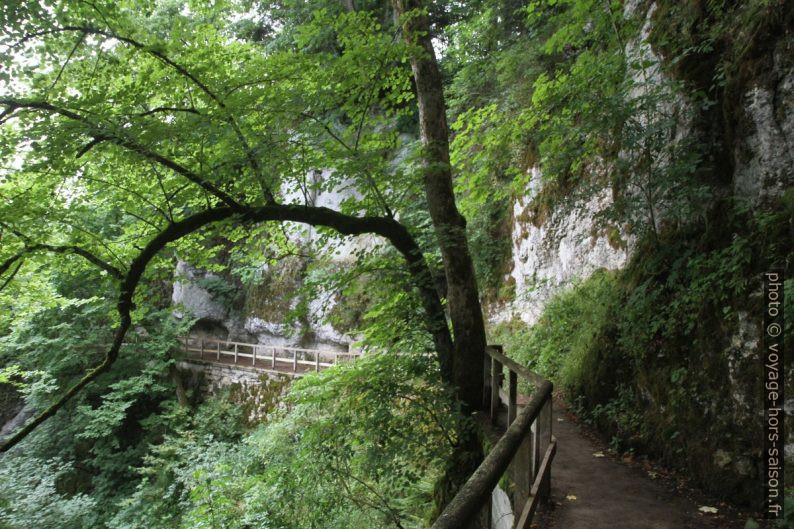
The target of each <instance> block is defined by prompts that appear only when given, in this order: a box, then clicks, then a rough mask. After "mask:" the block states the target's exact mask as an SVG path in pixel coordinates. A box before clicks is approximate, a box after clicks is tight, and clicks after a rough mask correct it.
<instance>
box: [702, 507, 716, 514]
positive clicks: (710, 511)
mask: <svg viewBox="0 0 794 529" xmlns="http://www.w3.org/2000/svg"><path fill="white" fill-rule="evenodd" d="M698 510H699V511H700V512H705V513H708V514H717V508H716V507H707V506H706V505H702V506H701V507H700V508H699V509H698Z"/></svg>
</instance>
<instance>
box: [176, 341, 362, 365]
mask: <svg viewBox="0 0 794 529" xmlns="http://www.w3.org/2000/svg"><path fill="white" fill-rule="evenodd" d="M181 342H182V350H183V351H184V352H186V353H188V354H195V353H198V355H199V358H201V359H202V360H204V359H207V360H215V361H217V362H221V361H222V359H225V360H228V359H230V358H232V359H233V362H234V363H235V364H240V365H252V366H258V365H259V366H262V365H264V367H270V368H271V369H274V370H279V371H292V372H293V373H304V372H306V371H312V370H314V371H320V370H321V369H324V368H326V367H331V366H333V365H336V364H338V363H339V362H344V361H348V360H353V359H355V358H358V357H359V356H361V353H358V352H349V351H321V350H318V349H303V348H300V347H286V346H278V345H264V344H255V343H245V342H235V341H232V340H218V339H214V338H201V337H197V336H185V337H183V338H182V339H181Z"/></svg>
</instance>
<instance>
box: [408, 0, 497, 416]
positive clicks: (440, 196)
mask: <svg viewBox="0 0 794 529" xmlns="http://www.w3.org/2000/svg"><path fill="white" fill-rule="evenodd" d="M421 7H422V6H421V2H420V1H419V0H394V8H395V11H396V13H397V15H398V16H400V15H403V14H406V13H408V15H409V18H408V19H407V20H406V21H405V23H404V26H403V33H404V38H405V41H406V42H407V43H408V44H411V45H417V46H419V47H421V48H422V49H423V53H422V54H421V55H417V56H414V57H413V58H412V59H411V68H412V70H413V74H414V80H415V82H416V95H417V100H418V103H419V124H420V132H421V137H422V144H423V146H424V149H425V162H426V164H425V168H424V186H425V195H426V196H427V203H428V207H429V210H430V217H431V218H432V220H433V226H434V228H435V231H436V237H437V239H438V244H439V247H440V249H441V258H442V260H443V262H444V271H445V274H446V280H447V303H448V307H449V315H450V319H451V320H452V330H453V333H454V337H453V340H454V357H453V360H452V366H451V370H452V379H453V380H454V383H455V385H456V386H457V391H458V396H459V398H460V399H461V401H463V402H464V403H465V404H466V405H467V407H468V409H469V411H473V410H475V409H478V408H479V407H480V406H481V403H482V385H483V357H484V354H485V325H484V323H483V317H482V309H481V308H480V299H479V292H478V290H477V280H476V277H475V275H474V264H473V263H472V260H471V255H470V254H469V246H468V242H467V240H466V220H465V219H464V218H463V215H461V214H460V212H459V211H458V208H457V206H456V205H455V194H454V192H453V188H452V169H451V166H450V162H449V129H448V127H447V116H446V104H445V102H444V91H443V85H442V82H441V72H440V71H439V69H438V63H437V62H436V56H435V53H434V51H433V45H432V42H431V38H430V22H429V20H428V17H427V16H426V15H414V14H413V11H414V10H416V9H419V8H421ZM442 368H444V366H442Z"/></svg>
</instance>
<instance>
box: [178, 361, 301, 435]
mask: <svg viewBox="0 0 794 529" xmlns="http://www.w3.org/2000/svg"><path fill="white" fill-rule="evenodd" d="M176 367H177V369H178V370H179V372H180V374H181V375H182V376H183V377H187V378H188V382H189V385H190V386H191V387H194V388H196V389H197V390H198V391H199V392H200V393H201V394H202V395H215V394H217V393H218V392H219V391H221V390H222V389H223V388H229V389H230V390H231V391H230V393H231V395H230V397H231V398H232V399H233V400H234V401H235V402H238V403H239V404H240V405H241V406H244V408H245V410H244V411H245V413H246V419H247V420H248V421H250V422H257V421H259V420H261V419H263V418H264V417H265V416H266V415H267V413H268V412H269V411H270V410H272V409H273V408H274V407H275V406H276V405H277V404H278V401H279V397H281V395H282V394H283V393H284V392H285V391H286V389H287V388H288V387H289V383H290V382H291V381H292V377H290V376H288V375H283V374H278V373H270V372H267V371H261V370H259V369H254V368H252V367H248V366H242V365H233V366H231V365H220V364H213V363H210V362H201V361H197V360H190V361H181V362H178V363H177V366H176Z"/></svg>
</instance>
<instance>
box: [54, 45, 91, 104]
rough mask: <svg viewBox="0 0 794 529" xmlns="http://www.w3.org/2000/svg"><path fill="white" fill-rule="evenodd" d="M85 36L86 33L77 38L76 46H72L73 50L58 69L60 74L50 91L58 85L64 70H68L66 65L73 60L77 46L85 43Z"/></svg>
mask: <svg viewBox="0 0 794 529" xmlns="http://www.w3.org/2000/svg"><path fill="white" fill-rule="evenodd" d="M85 37H86V34H85V33H83V34H81V35H80V38H78V39H77V42H75V43H74V47H73V48H72V51H70V52H69V55H67V56H66V60H65V61H64V62H63V64H62V65H61V69H60V70H58V75H56V76H55V80H54V81H53V82H52V84H51V85H50V87H49V88H48V91H49V90H52V89H53V88H55V85H57V84H58V81H60V80H61V76H62V75H63V71H64V70H66V66H67V65H68V64H69V61H71V60H72V56H73V55H74V52H76V51H77V48H79V47H80V44H82V43H83V41H84V40H85Z"/></svg>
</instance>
